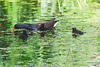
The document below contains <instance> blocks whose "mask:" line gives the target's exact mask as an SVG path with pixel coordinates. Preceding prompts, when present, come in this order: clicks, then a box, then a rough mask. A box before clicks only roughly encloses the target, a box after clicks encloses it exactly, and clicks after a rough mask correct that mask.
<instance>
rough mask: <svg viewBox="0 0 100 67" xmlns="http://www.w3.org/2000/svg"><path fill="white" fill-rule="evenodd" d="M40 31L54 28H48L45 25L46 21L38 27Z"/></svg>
mask: <svg viewBox="0 0 100 67" xmlns="http://www.w3.org/2000/svg"><path fill="white" fill-rule="evenodd" d="M38 30H40V31H46V30H53V28H47V27H45V26H44V23H42V24H41V26H40V27H39V28H38Z"/></svg>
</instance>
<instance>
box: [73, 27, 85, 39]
mask: <svg viewBox="0 0 100 67" xmlns="http://www.w3.org/2000/svg"><path fill="white" fill-rule="evenodd" d="M72 33H73V34H72V36H73V37H74V38H76V37H77V36H78V35H83V34H84V33H83V32H82V31H80V30H77V29H76V27H73V28H72Z"/></svg>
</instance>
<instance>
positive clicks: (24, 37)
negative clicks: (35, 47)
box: [19, 30, 28, 42]
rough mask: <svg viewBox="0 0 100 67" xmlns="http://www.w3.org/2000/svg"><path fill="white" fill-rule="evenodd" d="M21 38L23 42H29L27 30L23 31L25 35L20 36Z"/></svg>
mask: <svg viewBox="0 0 100 67" xmlns="http://www.w3.org/2000/svg"><path fill="white" fill-rule="evenodd" d="M19 38H20V39H22V40H23V42H25V41H27V38H28V33H27V31H26V30H23V33H21V34H20V35H19Z"/></svg>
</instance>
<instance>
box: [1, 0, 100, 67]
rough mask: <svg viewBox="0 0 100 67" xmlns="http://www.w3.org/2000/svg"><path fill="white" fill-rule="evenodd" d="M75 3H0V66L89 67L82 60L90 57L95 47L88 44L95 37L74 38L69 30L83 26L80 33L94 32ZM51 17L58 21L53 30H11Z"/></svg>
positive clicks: (11, 0) (18, 0) (34, 0)
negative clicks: (19, 25) (18, 25)
mask: <svg viewBox="0 0 100 67" xmlns="http://www.w3.org/2000/svg"><path fill="white" fill-rule="evenodd" d="M74 2H75V5H74ZM76 2H77V1H72V2H67V0H58V1H57V0H55V1H54V0H24V1H22V0H7V1H6V0H0V62H1V63H0V67H80V66H90V65H89V64H91V65H93V64H92V63H89V64H88V62H86V61H87V60H89V59H90V57H91V55H92V54H93V52H92V50H94V48H93V47H94V46H95V45H91V44H97V43H96V37H94V36H90V35H87V34H85V35H82V36H79V37H77V35H73V34H72V30H71V28H72V27H74V26H76V27H78V28H82V27H84V30H86V31H88V32H89V33H92V31H94V30H95V28H94V27H92V28H91V27H89V25H86V24H85V22H86V23H87V18H88V17H89V15H90V14H88V13H89V11H88V12H86V13H85V9H84V10H82V11H81V10H80V11H79V10H77V9H76V5H77V3H76ZM60 3H62V4H60ZM82 3H83V2H82ZM80 4H81V3H80ZM71 5H72V7H73V6H74V8H72V7H71ZM83 5H84V4H82V6H83ZM77 6H78V5H77ZM72 9H73V10H72ZM78 9H79V8H78ZM99 12H100V11H99ZM98 15H99V14H98ZM52 18H56V19H55V21H59V20H60V22H59V23H58V24H57V26H56V28H55V29H53V30H48V31H45V30H42V31H29V30H26V29H17V30H15V31H12V30H11V28H12V27H13V26H14V25H15V24H24V23H30V24H34V23H43V22H48V21H50V20H51V19H52ZM58 19H59V20H58ZM89 19H90V18H89ZM98 27H99V26H98ZM45 29H47V28H45ZM91 29H92V31H91ZM97 31H98V30H97ZM55 34H57V35H55ZM72 36H74V37H75V38H73V37H72ZM76 37H77V38H76ZM91 49H92V50H91ZM98 51H99V50H98ZM94 53H95V52H94Z"/></svg>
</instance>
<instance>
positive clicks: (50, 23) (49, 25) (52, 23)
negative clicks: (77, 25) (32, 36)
mask: <svg viewBox="0 0 100 67" xmlns="http://www.w3.org/2000/svg"><path fill="white" fill-rule="evenodd" d="M58 21H59V20H57V21H55V18H53V19H52V20H50V21H48V22H44V26H45V27H46V28H53V27H55V26H56V25H57V23H58ZM41 24H42V23H35V24H28V23H24V24H15V25H14V27H12V29H13V31H14V29H28V30H38V28H39V27H40V26H41Z"/></svg>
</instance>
